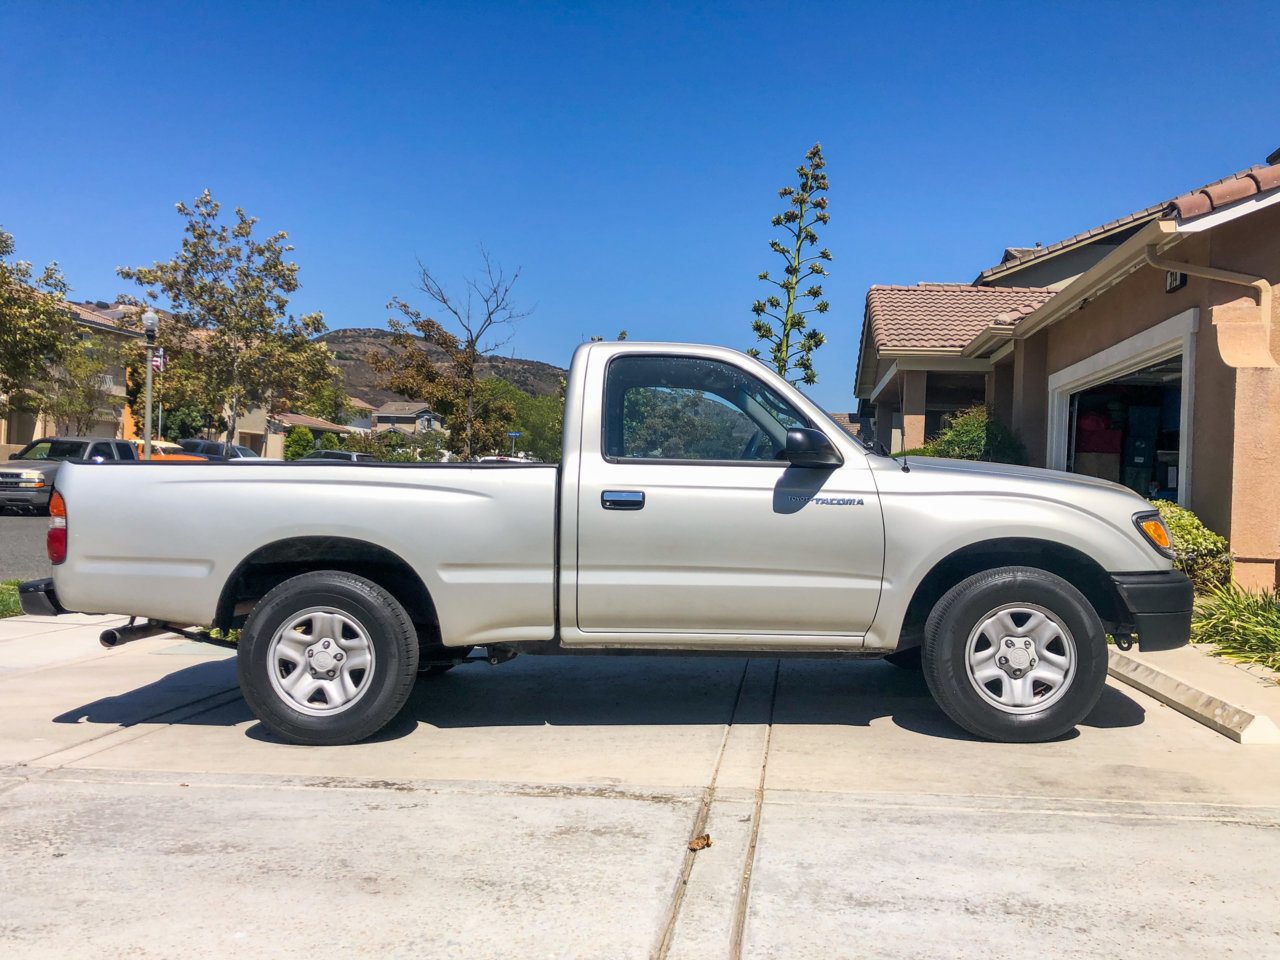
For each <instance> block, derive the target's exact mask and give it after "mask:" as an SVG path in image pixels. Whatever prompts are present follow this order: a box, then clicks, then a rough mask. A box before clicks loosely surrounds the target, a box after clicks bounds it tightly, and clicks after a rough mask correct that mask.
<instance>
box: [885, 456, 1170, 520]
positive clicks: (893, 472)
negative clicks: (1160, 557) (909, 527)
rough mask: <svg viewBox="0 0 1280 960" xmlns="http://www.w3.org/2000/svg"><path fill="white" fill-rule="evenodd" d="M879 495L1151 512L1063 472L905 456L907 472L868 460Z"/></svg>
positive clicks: (1099, 483)
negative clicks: (1012, 497)
mask: <svg viewBox="0 0 1280 960" xmlns="http://www.w3.org/2000/svg"><path fill="white" fill-rule="evenodd" d="M867 459H868V462H869V463H870V464H871V467H872V469H873V470H874V471H875V474H876V485H877V486H878V487H879V488H880V489H881V490H882V491H886V492H887V491H895V492H899V493H934V492H936V493H947V494H969V495H983V494H995V495H1004V494H1011V493H1012V494H1017V495H1020V496H1031V497H1038V498H1040V499H1044V500H1056V501H1058V502H1061V503H1069V504H1072V505H1073V506H1077V507H1083V508H1084V509H1087V510H1089V511H1090V512H1095V513H1103V514H1107V515H1114V516H1117V517H1118V516H1120V515H1124V516H1132V515H1133V514H1134V513H1136V512H1138V511H1140V510H1142V509H1144V508H1145V509H1148V510H1150V509H1153V508H1152V506H1151V504H1150V502H1149V501H1147V500H1145V499H1143V498H1142V497H1141V496H1139V495H1138V494H1136V493H1134V492H1133V491H1132V490H1130V489H1129V488H1128V487H1125V486H1121V485H1120V484H1118V483H1112V482H1111V481H1110V480H1099V479H1098V478H1097V477H1087V476H1083V475H1081V474H1078V473H1067V472H1066V471H1065V470H1045V469H1043V468H1041V467H1015V466H1013V465H1012V464H1007V463H986V462H983V461H975V460H944V459H942V458H940V457H908V458H907V466H908V467H909V468H910V470H909V471H903V469H902V458H901V457H899V458H898V459H897V460H896V461H895V460H892V459H890V458H889V457H868V458H867Z"/></svg>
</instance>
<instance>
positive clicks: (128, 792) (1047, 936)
mask: <svg viewBox="0 0 1280 960" xmlns="http://www.w3.org/2000/svg"><path fill="white" fill-rule="evenodd" d="M91 619H92V618H71V619H67V618H62V619H60V620H58V621H55V623H54V625H53V626H51V625H50V624H48V623H35V622H31V621H13V620H11V621H0V891H2V894H0V955H3V956H4V957H6V958H7V960H12V958H20V957H53V956H67V955H76V956H81V957H114V956H131V957H172V956H176V955H182V956H185V957H193V956H194V957H221V956H226V955H230V954H232V953H234V954H235V955H236V956H239V957H264V958H265V957H271V958H277V957H300V958H301V957H307V958H314V957H316V956H328V957H348V956H364V955H369V956H379V957H406V958H408V957H413V958H427V957H468V958H470V957H475V958H488V957H593V958H594V957H599V958H607V960H619V958H630V957H636V958H647V957H668V958H672V960H675V958H684V960H693V958H712V957H715V958H737V957H747V958H766V957H769V958H772V957H777V958H798V957H821V958H837V957H859V958H864V957H886V958H888V957H893V958H898V957H903V958H906V957H911V958H921V957H938V958H944V957H945V958H953V957H961V956H963V957H970V958H972V957H991V958H996V957H1022V956H1026V955H1028V954H1031V953H1038V954H1048V955H1051V956H1054V957H1109V958H1110V957H1117V956H1134V957H1136V956H1161V957H1204V956H1208V955H1219V956H1241V957H1263V956H1280V927H1278V926H1277V922H1276V919H1275V904H1276V902H1277V894H1280V867H1277V866H1276V865H1277V864H1280V829H1277V827H1280V747H1263V746H1241V745H1239V744H1236V743H1233V742H1231V741H1229V740H1227V739H1226V738H1224V737H1222V736H1220V735H1218V734H1215V733H1213V732H1212V731H1210V730H1208V729H1207V728H1205V727H1202V726H1200V725H1198V724H1196V723H1194V722H1192V721H1190V720H1188V719H1186V718H1185V717H1182V716H1181V715H1179V714H1177V713H1175V712H1174V711H1172V710H1170V709H1167V708H1165V707H1163V706H1161V705H1160V704H1158V703H1156V702H1155V701H1153V700H1149V699H1147V698H1146V697H1144V696H1143V695H1141V694H1139V693H1137V692H1136V691H1132V690H1130V689H1129V688H1124V687H1108V688H1107V691H1106V694H1105V696H1104V697H1103V700H1102V702H1101V704H1100V705H1099V707H1098V709H1097V710H1096V711H1095V712H1094V714H1093V715H1092V716H1091V717H1090V718H1089V719H1088V721H1087V722H1086V723H1085V724H1084V725H1082V726H1081V727H1080V728H1079V730H1078V732H1077V733H1076V734H1074V735H1072V736H1070V737H1067V738H1065V739H1063V740H1060V741H1058V742H1055V743H1048V744H1036V745H1029V746H1009V745H999V744H988V743H981V742H977V741H974V740H972V739H970V738H969V737H968V736H966V735H965V734H964V733H963V732H962V731H960V730H959V729H958V728H956V727H955V726H953V725H952V724H951V723H950V722H949V721H947V720H946V718H945V717H944V716H943V715H942V714H941V712H940V711H938V710H937V708H936V707H934V706H933V704H932V701H931V700H930V699H929V697H928V693H927V691H926V690H925V688H924V684H923V682H922V680H921V678H920V677H919V676H918V675H916V674H911V673H905V672H902V671H899V670H896V669H895V668H893V667H891V666H889V665H887V664H882V663H831V662H819V661H805V660H783V661H776V660H754V661H746V660H712V659H683V660H682V659H673V658H638V657H637V658H621V657H620V658H569V657H565V658H532V657H523V658H518V659H517V660H515V661H513V662H511V663H508V664H504V665H502V666H500V667H488V666H483V665H467V666H465V667H461V668H459V669H457V670H454V671H453V672H452V673H449V674H447V675H446V676H444V677H442V678H439V679H437V680H433V681H424V682H422V683H420V684H419V685H418V688H417V690H416V691H415V694H414V697H413V699H412V701H411V704H410V707H409V709H408V710H407V711H406V713H405V715H404V716H403V718H402V719H401V721H399V722H398V723H397V724H395V725H394V726H393V727H392V728H391V729H389V730H388V731H386V732H384V734H383V735H381V736H380V737H379V738H377V739H376V740H375V741H373V742H370V743H365V744H361V745H358V746H352V747H338V748H327V749H324V748H307V747H293V746H288V745H284V744H280V743H276V742H273V741H272V740H271V738H270V737H269V736H268V735H267V734H266V733H265V732H264V731H263V730H262V728H261V727H260V726H259V725H258V724H257V723H256V722H255V721H254V720H253V719H252V717H251V716H250V715H249V713H248V710H247V709H246V707H245V704H244V702H243V701H242V700H241V699H240V697H239V695H238V693H237V692H236V688H235V671H234V663H233V661H232V660H231V659H229V658H227V657H226V656H225V655H224V653H223V652H222V651H218V650H216V649H214V648H203V647H200V646H199V645H196V644H190V643H186V642H184V641H181V640H177V639H175V638H173V637H159V638H154V639H151V640H145V641H140V642H137V643H134V644H131V645H128V646H126V647H123V648H121V649H118V650H114V651H104V650H101V649H100V648H98V647H97V645H96V642H95V639H94V638H95V637H96V633H97V631H98V630H100V629H101V623H92V622H90V621H91ZM113 622H114V621H113ZM55 626H56V629H54V627H55ZM703 833H708V834H710V837H711V845H710V846H709V847H706V848H705V849H702V850H700V851H698V852H696V853H695V852H691V851H690V850H689V849H688V842H689V840H690V838H691V837H695V836H698V835H700V834H703Z"/></svg>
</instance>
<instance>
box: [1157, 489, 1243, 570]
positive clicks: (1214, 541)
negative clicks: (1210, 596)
mask: <svg viewBox="0 0 1280 960" xmlns="http://www.w3.org/2000/svg"><path fill="white" fill-rule="evenodd" d="M1152 503H1153V504H1154V505H1155V507H1156V509H1157V510H1159V511H1160V519H1161V520H1163V521H1164V525H1165V526H1166V527H1168V529H1169V539H1170V542H1171V545H1172V547H1173V553H1174V559H1173V565H1174V566H1175V567H1177V568H1178V569H1179V570H1181V571H1182V572H1183V573H1185V574H1186V575H1187V576H1188V577H1190V578H1191V582H1192V583H1193V584H1195V588H1196V593H1207V592H1209V591H1211V590H1214V589H1216V588H1218V587H1225V586H1227V585H1228V584H1230V583H1231V546H1230V545H1229V544H1228V543H1227V541H1226V538H1224V537H1221V536H1219V535H1218V534H1216V533H1214V532H1213V531H1212V530H1210V529H1209V528H1208V527H1206V526H1205V525H1204V524H1203V523H1202V522H1201V521H1200V518H1199V517H1197V516H1196V515H1195V514H1194V513H1192V512H1191V511H1190V510H1184V509H1183V508H1182V507H1180V506H1178V505H1177V504H1176V503H1170V502H1169V501H1168V500H1153V501H1152Z"/></svg>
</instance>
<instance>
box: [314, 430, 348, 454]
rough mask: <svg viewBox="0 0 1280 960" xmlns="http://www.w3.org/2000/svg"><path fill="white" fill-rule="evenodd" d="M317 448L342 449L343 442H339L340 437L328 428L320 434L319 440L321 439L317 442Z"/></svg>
mask: <svg viewBox="0 0 1280 960" xmlns="http://www.w3.org/2000/svg"><path fill="white" fill-rule="evenodd" d="M317 449H319V450H341V449H342V444H340V443H339V442H338V438H337V437H335V436H334V435H333V434H332V433H330V432H329V431H328V430H326V431H325V432H324V433H322V434H320V440H319V441H318V443H317Z"/></svg>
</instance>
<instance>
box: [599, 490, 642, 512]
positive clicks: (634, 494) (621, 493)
mask: <svg viewBox="0 0 1280 960" xmlns="http://www.w3.org/2000/svg"><path fill="white" fill-rule="evenodd" d="M600 506H602V507H604V508H605V509H606V510H643V509H644V491H643V490H605V491H604V492H603V493H601V494H600Z"/></svg>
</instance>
